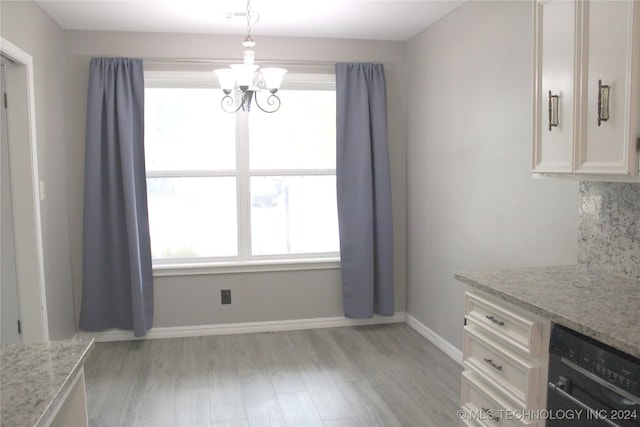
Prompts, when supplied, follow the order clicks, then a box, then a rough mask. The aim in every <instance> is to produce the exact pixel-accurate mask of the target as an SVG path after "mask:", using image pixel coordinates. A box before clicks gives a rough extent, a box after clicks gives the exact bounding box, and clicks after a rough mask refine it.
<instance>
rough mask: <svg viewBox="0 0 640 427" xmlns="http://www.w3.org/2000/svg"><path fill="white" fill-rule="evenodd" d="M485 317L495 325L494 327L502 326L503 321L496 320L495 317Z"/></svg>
mask: <svg viewBox="0 0 640 427" xmlns="http://www.w3.org/2000/svg"><path fill="white" fill-rule="evenodd" d="M485 317H486V318H487V319H489V320H491V321H492V322H493V323H495V324H496V325H498V326H504V322H503V321H501V320H498V319H496V318H495V317H493V316H490V315H488V314H487V315H486V316H485Z"/></svg>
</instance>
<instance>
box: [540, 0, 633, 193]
mask: <svg viewBox="0 0 640 427" xmlns="http://www.w3.org/2000/svg"><path fill="white" fill-rule="evenodd" d="M534 7H535V10H534V64H535V67H534V126H533V135H534V138H533V139H534V141H533V172H535V173H541V174H560V175H562V174H565V175H569V176H571V175H573V176H578V177H581V178H582V177H591V178H594V177H601V178H603V180H607V179H606V178H607V177H628V178H630V179H629V180H630V181H636V180H640V175H639V171H640V155H639V154H638V150H640V146H639V144H640V142H638V141H639V140H640V139H639V138H640V109H639V106H638V104H639V102H640V100H639V98H640V87H639V85H640V63H639V61H640V2H638V1H633V0H584V1H573V0H569V1H568V0H536V1H535V2H534Z"/></svg>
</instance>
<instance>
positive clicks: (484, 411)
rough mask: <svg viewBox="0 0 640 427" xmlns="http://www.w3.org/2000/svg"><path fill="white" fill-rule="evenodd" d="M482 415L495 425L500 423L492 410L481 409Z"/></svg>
mask: <svg viewBox="0 0 640 427" xmlns="http://www.w3.org/2000/svg"><path fill="white" fill-rule="evenodd" d="M482 413H483V414H485V415H486V416H487V418H489V419H490V420H491V421H495V422H496V423H499V422H500V417H496V416H495V415H494V414H493V410H491V409H487V408H482Z"/></svg>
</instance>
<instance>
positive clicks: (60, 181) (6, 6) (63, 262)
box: [0, 1, 75, 339]
mask: <svg viewBox="0 0 640 427" xmlns="http://www.w3.org/2000/svg"><path fill="white" fill-rule="evenodd" d="M0 16H1V22H0V30H1V34H2V37H4V38H5V39H6V40H8V41H9V42H11V43H13V44H14V45H16V46H18V47H19V48H20V49H22V50H23V51H25V52H27V53H28V54H30V55H31V56H32V57H33V68H34V86H35V96H34V98H35V114H36V138H37V146H38V162H39V165H38V167H39V175H40V179H41V180H43V181H44V182H45V188H46V200H44V201H43V202H42V203H41V218H42V233H43V252H44V267H45V281H46V299H47V312H48V324H49V337H50V338H51V339H61V338H69V337H71V336H73V334H75V319H74V314H73V309H72V308H73V295H72V286H71V282H72V276H71V256H70V245H69V217H68V193H67V180H66V171H67V157H66V154H67V153H66V149H67V145H66V142H67V138H66V128H65V122H66V117H65V114H64V108H63V106H64V100H65V99H66V91H65V86H64V85H65V82H66V79H65V68H66V61H65V56H66V53H65V44H64V32H63V31H62V30H61V29H60V27H59V26H58V25H57V24H56V22H55V21H53V20H52V19H51V18H50V17H49V16H48V15H47V14H46V13H44V11H43V10H42V9H41V8H40V7H39V6H38V5H36V4H35V3H33V2H14V1H2V2H0ZM16 244H17V245H19V244H20V242H16ZM34 303H35V304H38V302H34Z"/></svg>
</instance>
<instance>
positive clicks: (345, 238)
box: [336, 64, 394, 319]
mask: <svg viewBox="0 0 640 427" xmlns="http://www.w3.org/2000/svg"><path fill="white" fill-rule="evenodd" d="M336 98H337V106H336V108H337V111H336V114H337V120H336V122H337V131H336V133H337V159H336V179H337V196H338V223H339V227H340V258H341V270H342V288H343V299H344V312H345V316H346V317H351V318H359V319H361V318H369V317H372V316H373V314H374V313H375V314H380V315H384V316H392V315H393V314H394V289H393V288H394V284H393V229H392V228H393V224H392V216H391V177H390V170H389V146H388V141H387V101H386V89H385V78H384V68H383V66H382V64H336Z"/></svg>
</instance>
